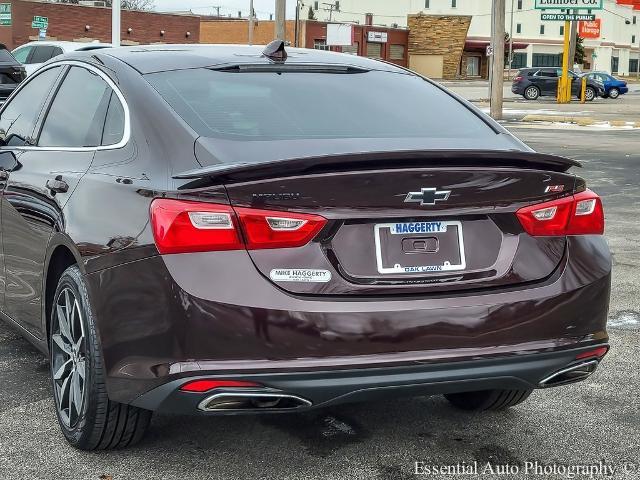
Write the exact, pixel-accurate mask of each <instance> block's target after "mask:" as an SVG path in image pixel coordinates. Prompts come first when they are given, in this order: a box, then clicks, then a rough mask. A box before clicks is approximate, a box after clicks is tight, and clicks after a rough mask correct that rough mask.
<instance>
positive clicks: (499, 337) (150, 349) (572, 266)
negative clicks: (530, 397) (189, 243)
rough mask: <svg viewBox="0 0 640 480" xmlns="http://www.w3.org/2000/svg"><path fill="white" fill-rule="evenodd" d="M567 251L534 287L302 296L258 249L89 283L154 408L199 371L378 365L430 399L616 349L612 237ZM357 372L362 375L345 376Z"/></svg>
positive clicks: (118, 359) (126, 374)
mask: <svg viewBox="0 0 640 480" xmlns="http://www.w3.org/2000/svg"><path fill="white" fill-rule="evenodd" d="M567 252H568V253H567V255H566V257H565V258H564V259H563V261H562V263H561V265H559V266H558V268H557V270H556V271H555V272H554V273H553V274H552V275H551V277H549V278H547V279H545V280H543V281H540V282H536V283H535V284H529V285H520V286H518V287H517V288H516V287H514V288H502V289H491V290H489V291H469V292H455V293H449V294H445V293H440V294H437V295H428V296H418V297H410V296H397V297H393V298H384V297H381V298H378V297H375V298H344V297H343V298H332V297H311V296H306V297H301V296H295V295H291V294H288V293H286V292H284V291H282V290H281V289H279V288H278V287H276V286H275V285H273V284H272V283H271V282H270V281H269V280H268V279H266V278H264V277H263V276H261V275H260V274H258V273H257V272H256V270H255V267H254V265H253V264H252V262H251V259H250V258H249V256H248V255H247V254H246V252H215V253H214V254H209V253H204V254H188V255H182V256H180V255H174V256H166V257H164V258H163V257H152V258H147V259H144V260H140V261H136V262H130V263H127V264H125V265H122V266H118V267H113V268H109V269H106V270H103V271H99V272H96V273H92V274H89V275H87V281H88V285H89V294H90V296H91V297H92V300H93V303H94V309H95V318H96V325H97V329H98V333H99V337H100V341H101V345H102V350H103V358H104V363H105V368H106V371H107V381H106V383H107V389H108V394H109V397H110V398H111V399H113V400H115V401H119V402H122V403H132V402H138V401H142V400H141V399H143V398H145V396H146V395H148V394H149V393H150V392H152V391H154V390H155V389H158V388H161V389H162V388H165V387H164V386H165V385H172V387H166V388H169V390H170V391H172V390H175V385H176V383H173V382H179V381H182V380H184V379H185V378H197V377H199V376H207V377H210V376H220V377H224V378H233V379H238V378H249V377H255V376H260V378H263V379H264V383H265V384H268V385H270V386H271V385H273V386H274V388H283V387H286V386H287V385H286V384H280V383H279V381H278V382H276V383H272V382H273V381H274V380H278V379H285V380H286V382H293V381H294V380H295V381H299V382H302V384H305V385H306V384H307V383H309V382H311V383H314V382H316V381H317V382H319V383H323V382H329V384H330V380H331V379H332V378H334V373H332V372H336V373H335V375H336V376H335V378H336V379H338V380H337V382H338V383H340V382H347V380H345V378H343V377H341V376H343V375H346V376H347V377H349V378H356V376H362V372H363V371H365V370H366V369H375V371H376V372H378V373H376V374H373V375H364V377H365V378H371V377H376V376H381V377H385V378H384V379H382V380H381V384H380V385H379V386H380V387H382V386H384V388H385V389H386V388H396V389H398V392H400V391H401V390H402V391H408V390H411V389H412V388H413V387H411V384H412V383H414V380H413V379H412V380H409V381H405V382H404V383H403V382H402V381H400V380H396V379H395V378H396V376H397V375H400V377H397V378H402V375H405V374H406V372H405V370H404V369H409V370H408V371H410V372H414V371H415V372H417V374H418V377H417V378H416V379H415V383H418V384H419V385H420V386H419V387H418V390H420V392H425V391H426V393H429V389H428V388H427V389H426V390H425V388H426V387H425V385H430V384H431V383H434V382H435V383H438V389H440V390H441V389H442V387H443V385H446V384H447V383H448V382H449V383H450V382H454V383H456V385H457V387H456V388H461V387H462V386H463V385H464V384H466V383H467V382H469V381H473V382H476V384H477V385H476V386H482V385H484V386H485V387H486V388H489V387H490V386H491V385H494V383H492V382H494V381H496V378H499V379H502V380H500V381H501V382H503V383H501V384H502V385H506V383H505V380H504V378H511V380H509V381H510V382H514V383H513V385H522V382H524V384H526V385H534V384H535V382H537V381H538V380H539V379H540V378H542V376H544V375H545V374H548V373H549V371H550V370H552V367H555V366H560V367H563V366H565V365H566V363H567V360H568V359H569V357H571V355H569V354H567V355H568V356H567V357H564V356H563V355H564V353H562V352H565V351H569V350H572V349H574V350H575V349H581V348H583V347H588V346H590V345H593V344H598V343H603V342H606V341H607V338H608V337H607V333H606V322H607V314H608V307H609V294H610V283H611V279H610V273H611V259H610V255H609V250H608V247H607V245H606V242H605V240H604V239H603V238H602V237H599V236H594V237H591V236H583V237H575V238H570V239H569V240H568V247H567ZM219 253H222V255H221V254H219ZM239 272H240V273H242V274H241V275H240V274H239ZM132 279H134V280H132ZM125 284H126V286H127V288H126V290H125V289H124V288H123V285H125ZM556 352H557V354H558V355H559V357H558V360H557V364H555V363H554V364H553V365H543V366H542V367H539V366H533V367H526V366H525V367H526V368H525V367H523V368H525V369H529V368H531V371H530V372H529V373H526V374H522V375H521V374H513V373H509V371H510V369H513V368H520V366H521V363H520V359H523V360H524V359H525V358H526V359H532V360H533V359H535V358H537V357H534V356H532V355H538V354H540V355H547V354H550V355H552V356H554V355H555V354H556ZM540 358H542V357H540ZM554 358H556V357H554ZM485 359H487V360H490V361H491V362H494V361H495V362H498V363H497V364H496V365H498V366H501V367H500V368H501V372H502V373H499V374H495V375H494V374H492V375H489V376H487V375H486V371H484V370H483V369H482V368H480V367H478V365H480V366H482V365H485V364H484V363H482V362H484V361H485ZM461 362H472V363H469V364H467V365H468V368H471V370H465V369H464V368H463V369H462V370H461V369H460V368H461V366H463V365H465V364H464V363H461ZM534 363H536V365H537V360H536V361H535V362H534ZM538 367H539V368H538ZM547 367H549V368H547ZM465 368H467V367H465ZM478 368H479V370H478ZM352 371H353V372H357V375H356V373H346V374H345V372H352ZM394 372H400V373H394ZM434 375H435V377H434ZM272 376H273V378H272ZM447 377H449V378H447ZM287 379H288V380H287ZM312 380H313V382H312ZM360 381H361V380H357V382H356V383H352V384H349V385H350V386H349V388H350V389H351V390H352V391H353V392H352V393H349V394H348V395H349V396H350V397H351V398H357V396H358V395H360V394H359V393H355V392H356V391H357V390H359V389H360V387H358V382H360ZM292 387H294V388H293V389H294V390H295V391H296V392H298V391H299V392H300V394H304V395H307V394H308V395H311V396H312V397H313V403H314V405H317V404H323V403H326V402H327V401H329V399H330V398H336V397H337V396H340V395H342V394H341V393H340V392H338V393H337V394H334V393H335V392H334V393H330V394H319V395H317V396H316V394H314V393H309V392H307V391H306V390H305V389H299V388H298V386H297V385H292ZM466 387H468V384H467V385H466ZM369 390H370V389H369ZM373 390H380V389H379V388H377V387H376V388H374V389H373ZM163 391H164V390H163ZM434 391H435V390H434ZM369 394H371V392H368V393H367V394H366V395H367V396H369ZM397 394H399V393H397ZM161 403H164V400H162V401H161V402H159V403H158V406H159V405H160V404H161ZM163 408H164V407H163Z"/></svg>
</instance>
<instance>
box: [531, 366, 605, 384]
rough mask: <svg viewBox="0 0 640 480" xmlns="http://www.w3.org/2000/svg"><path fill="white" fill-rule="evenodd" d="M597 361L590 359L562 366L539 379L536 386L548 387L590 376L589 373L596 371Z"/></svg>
mask: <svg viewBox="0 0 640 480" xmlns="http://www.w3.org/2000/svg"><path fill="white" fill-rule="evenodd" d="M598 363H599V361H598V360H590V361H588V362H582V363H578V364H576V365H571V366H570V367H567V368H563V369H562V370H559V371H557V372H555V373H552V374H551V375H549V376H548V377H546V378H545V379H543V380H541V381H540V383H539V384H538V386H539V387H540V388H548V387H557V386H560V385H567V384H569V383H574V382H579V381H580V380H584V379H585V378H587V377H589V376H591V374H592V373H593V372H595V371H596V368H598Z"/></svg>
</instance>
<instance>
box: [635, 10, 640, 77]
mask: <svg viewBox="0 0 640 480" xmlns="http://www.w3.org/2000/svg"><path fill="white" fill-rule="evenodd" d="M637 23H638V34H637V35H636V40H637V41H638V66H637V67H636V80H640V22H637Z"/></svg>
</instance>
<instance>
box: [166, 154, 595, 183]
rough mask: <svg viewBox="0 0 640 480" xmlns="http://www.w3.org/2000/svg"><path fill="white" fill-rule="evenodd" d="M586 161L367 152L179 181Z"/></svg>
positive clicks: (206, 172) (561, 166) (562, 167)
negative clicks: (386, 169)
mask: <svg viewBox="0 0 640 480" xmlns="http://www.w3.org/2000/svg"><path fill="white" fill-rule="evenodd" d="M581 166H582V164H581V163H580V162H578V161H576V160H572V159H570V158H565V157H560V156H556V155H547V154H544V153H536V152H527V151H511V150H508V151H507V150H505V151H502V150H500V151H496V150H427V151H415V150H412V151H392V152H373V153H372V152H365V153H350V154H345V155H343V154H340V155H327V156H319V157H304V158H293V159H284V160H275V161H271V162H263V163H228V164H218V165H211V166H208V167H203V168H199V169H196V170H189V171H187V172H183V173H179V174H177V175H174V176H173V178H174V179H176V180H199V179H202V180H204V179H209V180H217V181H221V182H228V183H235V182H244V181H251V180H260V179H262V178H269V177H274V176H287V177H289V176H293V175H304V174H318V173H325V172H340V171H352V170H367V169H377V168H393V169H400V168H412V167H413V168H416V167H419V168H431V167H512V168H513V167H515V168H524V169H530V170H549V171H554V172H566V171H567V170H569V169H570V168H571V167H581Z"/></svg>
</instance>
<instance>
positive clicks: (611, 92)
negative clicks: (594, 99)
mask: <svg viewBox="0 0 640 480" xmlns="http://www.w3.org/2000/svg"><path fill="white" fill-rule="evenodd" d="M619 96H620V90H618V89H617V88H615V87H614V88H612V89H611V90H609V98H613V99H614V100H615V99H616V98H618V97H619Z"/></svg>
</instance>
